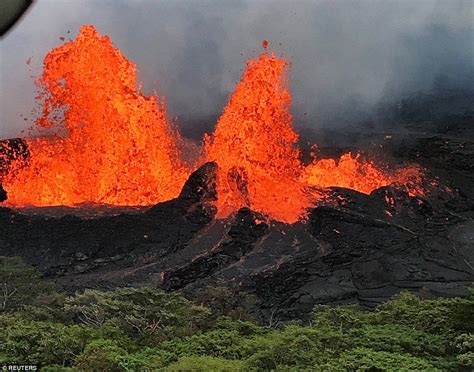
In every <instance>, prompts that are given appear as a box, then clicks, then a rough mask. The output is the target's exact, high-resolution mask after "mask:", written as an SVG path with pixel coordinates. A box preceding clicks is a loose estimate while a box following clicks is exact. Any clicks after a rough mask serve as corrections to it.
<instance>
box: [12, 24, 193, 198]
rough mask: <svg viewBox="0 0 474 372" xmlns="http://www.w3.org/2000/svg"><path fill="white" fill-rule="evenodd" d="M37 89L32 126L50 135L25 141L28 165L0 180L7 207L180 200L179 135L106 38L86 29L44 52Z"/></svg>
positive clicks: (184, 171)
mask: <svg viewBox="0 0 474 372" xmlns="http://www.w3.org/2000/svg"><path fill="white" fill-rule="evenodd" d="M40 83H41V85H42V86H43V87H44V89H45V92H44V93H43V95H42V98H43V100H44V104H43V116H42V117H41V118H40V119H39V120H38V121H37V127H38V128H39V129H41V128H52V129H53V130H54V134H55V135H54V136H51V135H50V134H51V129H50V130H49V132H48V136H47V137H40V138H30V139H27V143H28V148H29V151H30V155H31V156H30V159H29V162H28V164H27V165H26V166H25V165H24V164H17V166H16V169H13V170H12V171H11V172H10V173H9V175H8V176H7V177H6V178H5V179H4V180H3V184H4V187H5V189H7V190H8V193H9V204H10V205H12V206H22V205H28V204H31V205H37V206H44V205H74V204H77V203H84V202H92V203H107V204H117V205H148V204H154V203H158V202H161V201H164V200H168V199H171V198H173V197H176V196H177V195H178V194H179V192H180V189H181V187H182V185H183V183H184V182H185V180H186V178H187V176H188V175H189V169H187V168H186V167H185V165H184V164H183V162H182V161H181V160H180V155H179V149H178V144H179V142H180V137H179V134H178V133H177V132H176V131H175V130H174V129H173V128H172V127H171V125H170V123H169V122H168V120H167V118H166V112H165V108H164V104H163V103H159V102H158V101H157V98H156V97H154V96H152V97H145V96H144V95H142V94H141V93H140V92H138V91H137V90H136V83H137V72H136V66H135V65H134V64H133V63H131V62H130V61H128V60H127V59H126V58H125V57H124V56H123V55H122V53H121V52H120V51H119V50H118V49H117V48H115V47H114V46H113V45H112V43H111V41H110V39H109V37H107V36H101V35H99V34H98V33H97V32H96V30H95V29H94V27H92V26H83V27H82V28H81V31H80V33H79V35H78V36H77V38H76V40H74V41H72V42H68V43H66V44H64V45H63V46H60V47H58V48H55V49H53V50H52V51H50V52H49V53H48V55H47V56H46V58H45V60H44V72H43V75H42V76H41V79H40Z"/></svg>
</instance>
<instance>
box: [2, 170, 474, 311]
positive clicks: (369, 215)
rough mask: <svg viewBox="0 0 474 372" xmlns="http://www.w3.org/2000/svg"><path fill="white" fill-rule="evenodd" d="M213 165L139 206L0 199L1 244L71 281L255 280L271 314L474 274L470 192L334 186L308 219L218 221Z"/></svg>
mask: <svg viewBox="0 0 474 372" xmlns="http://www.w3.org/2000/svg"><path fill="white" fill-rule="evenodd" d="M216 168H217V165H216V164H214V163H207V164H205V165H203V166H202V167H201V168H200V169H198V170H197V171H196V172H195V173H193V174H192V175H191V177H190V178H189V180H188V181H187V183H186V184H185V186H184V187H183V190H182V192H181V194H180V196H179V197H178V198H176V199H174V200H171V201H168V202H165V203H160V204H158V205H156V206H154V207H152V208H150V209H148V210H146V211H142V212H140V213H133V214H132V213H129V214H126V213H122V214H119V215H116V216H106V217H100V218H80V217H77V216H71V215H67V216H63V217H51V216H48V215H44V214H31V211H30V212H29V213H22V212H21V211H12V210H10V209H7V208H0V255H19V256H21V257H23V259H24V260H25V261H27V262H29V263H30V264H32V265H34V266H35V267H37V268H38V269H39V270H40V271H42V272H43V273H44V274H45V276H46V277H49V278H52V279H54V280H55V281H57V282H58V283H60V284H61V285H63V286H64V287H65V288H66V289H69V290H75V289H81V288H85V287H93V288H113V287H118V286H129V285H131V286H141V285H150V286H158V287H162V288H165V289H167V290H183V291H184V292H185V293H187V294H189V295H193V294H196V293H197V291H199V290H201V289H202V288H204V287H207V286H224V287H228V288H231V289H233V290H235V291H246V292H249V293H252V294H254V295H256V296H257V298H258V299H259V302H260V307H259V309H260V313H261V316H262V317H264V318H265V317H267V316H268V317H269V316H272V317H273V316H278V317H279V318H280V319H294V318H301V319H305V318H307V317H308V316H309V314H310V312H311V310H312V308H313V306H314V305H315V304H317V303H333V304H337V303H358V304H360V305H361V306H362V307H365V308H372V307H374V306H376V305H377V304H379V303H380V302H381V301H384V300H385V299H387V298H388V297H389V296H391V295H393V294H395V293H397V292H399V291H400V290H402V289H410V290H415V291H416V290H419V289H421V288H424V289H427V290H429V291H431V292H432V293H433V294H435V295H442V296H451V295H463V294H464V293H465V286H466V285H469V284H471V283H472V282H473V280H474V270H473V266H474V221H473V220H472V219H471V218H470V217H469V213H467V212H466V210H468V209H469V207H466V205H468V204H466V202H464V203H461V204H463V207H462V208H461V207H459V204H460V203H457V204H454V206H453V205H452V204H450V202H451V201H452V199H453V197H450V196H449V195H448V196H446V195H441V194H440V195H438V196H433V197H432V198H430V199H423V198H413V197H409V196H408V195H407V194H406V193H404V192H403V191H400V190H398V189H395V188H392V187H384V188H381V189H379V190H376V191H374V192H373V193H372V194H371V195H365V194H361V193H358V192H355V191H352V190H347V189H342V188H334V189H333V191H332V192H333V193H334V194H335V196H340V197H339V198H335V200H339V202H338V203H329V204H327V205H322V206H319V207H317V208H314V209H313V210H311V211H310V214H309V218H308V220H307V221H305V222H300V223H296V224H293V225H286V224H282V223H278V222H272V221H267V222H265V218H263V216H260V215H258V214H257V213H255V212H253V211H251V210H250V209H247V208H243V209H241V210H240V211H238V213H236V214H235V215H234V216H232V217H229V218H227V219H225V220H218V219H214V215H215V212H216V210H215V207H214V204H213V202H214V201H215V200H216V198H217V197H218V195H217V194H216ZM457 197H458V196H456V198H457ZM454 199H455V198H454ZM387 200H393V201H395V203H393V204H392V203H387ZM463 208H464V209H463Z"/></svg>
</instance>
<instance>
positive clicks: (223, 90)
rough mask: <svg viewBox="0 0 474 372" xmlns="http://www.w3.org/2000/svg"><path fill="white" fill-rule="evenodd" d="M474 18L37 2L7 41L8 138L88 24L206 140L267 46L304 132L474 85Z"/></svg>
mask: <svg viewBox="0 0 474 372" xmlns="http://www.w3.org/2000/svg"><path fill="white" fill-rule="evenodd" d="M472 12H473V3H472V1H469V0H468V1H462V0H460V1H456V0H452V1H447V0H446V1H417V2H413V1H408V0H407V1H396V2H395V1H384V2H373V1H357V2H352V1H342V0H341V1H297V2H287V1H263V0H262V1H251V0H249V1H222V0H214V1H203V0H202V1H176V2H169V1H146V0H143V1H139V0H134V1H132V0H130V1H125V0H113V1H112V0H110V1H107V0H90V1H75V2H72V1H67V0H61V1H60V0H42V1H38V2H36V3H35V4H34V5H33V6H32V7H31V9H30V11H29V12H28V14H26V15H25V16H24V17H23V19H22V20H21V21H20V22H19V24H18V25H17V26H16V27H15V29H13V30H12V31H11V32H10V33H9V34H8V35H7V36H6V37H5V38H4V39H3V40H2V41H1V43H0V52H1V66H0V69H1V70H0V71H1V76H0V84H1V112H0V137H2V138H5V137H12V136H17V135H18V134H19V132H20V130H22V129H25V128H27V127H28V126H30V125H31V124H32V117H33V116H34V114H32V113H31V111H32V109H33V108H34V107H35V104H34V91H35V88H34V84H33V79H32V78H31V77H30V76H31V75H39V74H40V72H41V65H42V59H43V58H44V56H45V55H46V53H47V52H48V51H49V50H50V49H51V48H52V47H54V46H56V45H59V44H61V43H62V42H61V41H60V40H59V37H61V36H63V37H66V38H67V37H69V36H70V37H75V35H76V34H77V32H78V30H79V28H80V26H81V25H82V24H93V25H95V26H96V28H97V29H98V31H99V32H101V33H103V34H108V35H110V36H111V38H112V40H113V41H114V43H115V45H116V46H118V47H119V48H120V49H121V50H122V52H123V53H124V54H125V55H126V56H127V57H128V58H129V59H131V60H133V61H134V62H135V63H136V64H137V66H138V69H139V72H140V80H142V81H143V90H144V92H145V93H152V91H153V89H156V90H157V92H158V94H159V95H162V96H165V97H166V100H167V103H168V111H169V114H170V116H172V117H174V116H177V117H178V124H179V125H180V126H181V127H183V128H184V129H185V131H186V130H187V131H188V132H190V133H191V132H193V131H194V133H199V134H200V133H202V131H204V130H210V129H212V127H213V125H214V124H215V119H216V118H217V117H218V116H219V114H220V113H221V112H222V110H223V107H224V105H225V103H226V101H227V99H228V97H229V95H230V94H231V92H232V90H233V88H234V86H235V84H236V83H237V82H238V80H239V78H240V75H241V73H242V70H243V68H244V66H245V62H246V60H247V58H248V57H251V56H255V55H257V54H258V52H259V51H260V50H261V48H260V45H261V42H262V40H263V39H266V40H268V41H269V42H270V45H271V47H272V49H273V50H274V51H275V52H276V53H277V54H280V53H282V54H283V55H284V56H285V57H286V58H288V59H289V60H290V61H291V63H292V69H291V81H292V86H291V89H292V92H293V112H294V115H295V123H296V125H297V126H298V125H301V126H303V125H304V126H310V127H318V128H319V127H324V126H327V127H329V126H331V127H333V126H338V125H340V126H342V125H344V124H347V123H348V122H354V121H356V120H358V119H360V118H364V117H366V116H367V115H369V114H370V112H372V110H373V109H374V107H375V106H376V105H377V104H379V103H380V102H381V101H396V100H397V99H400V98H401V97H404V96H406V95H408V94H411V93H413V92H417V91H430V90H432V89H433V87H434V86H435V85H436V84H438V85H439V82H440V81H441V82H442V84H443V86H446V87H449V88H450V89H451V88H452V89H472V88H473V87H474V84H473V82H474V71H473V69H474V67H473V66H474V63H473V62H474V47H473V45H474V44H473V43H474V41H473V35H474V26H473V21H472ZM68 31H70V34H68V33H67V32H68ZM30 57H32V59H31V64H30V65H27V64H26V61H27V60H28V58H30ZM30 70H31V71H30ZM305 113H306V115H305ZM20 115H23V117H21V116H20ZM24 118H26V119H27V121H25V120H24Z"/></svg>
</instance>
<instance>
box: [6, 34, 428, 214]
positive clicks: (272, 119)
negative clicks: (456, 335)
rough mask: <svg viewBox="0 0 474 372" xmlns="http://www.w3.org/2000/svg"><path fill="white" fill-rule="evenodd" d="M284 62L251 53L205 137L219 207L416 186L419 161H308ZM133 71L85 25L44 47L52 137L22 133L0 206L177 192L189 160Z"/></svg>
mask: <svg viewBox="0 0 474 372" xmlns="http://www.w3.org/2000/svg"><path fill="white" fill-rule="evenodd" d="M263 46H264V48H265V49H267V47H268V43H267V42H264V43H263ZM287 69H288V65H287V62H286V61H285V60H283V59H281V58H278V57H276V56H274V55H273V54H271V53H270V52H268V51H266V52H265V53H263V54H261V55H260V56H259V57H258V59H255V60H250V61H249V62H248V64H247V68H246V70H245V72H244V74H243V76H242V79H241V81H240V83H239V84H238V85H237V87H236V89H235V92H234V93H233V94H232V96H231V98H230V100H229V102H228V104H227V107H226V108H225V110H224V112H223V114H222V116H221V117H220V118H219V121H218V123H217V125H216V128H215V131H214V133H213V134H212V135H211V136H206V137H205V141H204V147H205V149H204V150H205V155H204V157H203V159H202V161H203V162H204V161H214V160H215V161H217V163H218V165H219V168H218V185H217V188H218V201H217V206H218V217H225V216H228V215H229V214H231V213H233V212H235V211H237V210H238V209H239V208H241V207H244V206H247V207H249V208H251V209H253V210H255V211H257V212H261V213H263V214H264V215H266V216H268V217H269V218H272V219H275V220H279V221H283V222H287V223H293V222H296V221H297V220H298V219H300V218H301V217H302V216H304V215H305V212H306V210H307V208H309V207H311V206H313V205H315V204H316V203H317V202H318V200H319V198H321V197H322V196H321V195H322V194H321V192H323V191H321V190H323V189H324V188H327V187H330V186H340V187H347V188H352V189H355V190H358V191H360V192H364V193H370V192H371V191H372V190H374V189H377V188H379V187H381V186H385V185H389V184H393V183H397V184H399V185H400V186H401V187H404V188H405V189H407V190H408V191H409V193H410V194H411V195H416V194H420V193H423V189H422V188H421V186H420V185H421V173H420V170H419V168H417V167H407V168H400V169H398V170H395V171H393V172H388V171H383V170H381V169H380V168H378V167H376V166H375V165H374V164H373V163H372V162H370V161H367V160H362V159H361V157H360V156H358V155H356V156H353V155H352V154H350V153H348V154H345V155H343V156H341V157H340V159H338V160H333V159H314V160H313V162H312V163H311V164H309V165H307V166H304V165H303V164H302V163H301V156H300V150H299V149H298V147H297V145H296V143H297V141H298V135H297V133H296V132H295V131H294V129H293V127H292V115H291V112H290V104H291V95H290V92H289V90H288V79H287ZM136 80H137V76H136V67H135V65H134V64H133V63H131V62H130V61H128V60H127V59H126V58H125V57H124V56H123V55H122V54H121V53H120V51H119V50H118V49H117V48H115V47H114V46H113V45H112V43H111V41H110V39H109V38H108V37H107V36H101V35H99V34H98V33H97V32H96V30H95V29H94V28H93V27H92V26H83V27H82V28H81V31H80V33H79V35H78V36H77V38H76V39H75V40H74V41H72V42H68V43H66V44H64V45H63V46H60V47H58V48H55V49H53V50H52V51H51V52H50V53H48V55H47V56H46V58H45V61H44V72H43V75H42V77H41V80H40V85H41V86H42V87H43V88H44V93H43V94H42V97H40V98H42V100H43V116H42V117H41V118H40V119H39V120H38V122H37V128H38V129H43V130H46V131H47V134H48V136H44V137H37V138H30V139H26V141H27V144H28V150H29V157H28V160H27V161H26V162H25V161H24V160H21V159H20V160H18V161H16V162H14V163H13V166H11V167H10V169H9V170H8V174H7V175H6V176H5V178H4V179H3V180H2V182H3V186H4V188H5V189H6V190H7V192H8V196H9V199H8V204H7V205H10V206H16V207H21V206H25V205H36V206H46V205H76V204H79V203H99V204H102V203H106V204H112V205H151V204H156V203H159V202H162V201H165V200H169V199H171V198H173V197H176V196H177V195H178V194H179V192H180V190H181V187H182V185H183V184H184V182H185V180H186V179H187V177H188V176H189V174H190V171H191V169H189V168H188V167H187V166H186V165H185V163H184V161H183V160H182V156H181V153H180V151H179V149H180V146H181V144H182V139H181V137H180V135H179V133H178V132H177V130H175V129H174V128H173V127H172V126H171V124H170V123H169V121H168V120H167V118H166V112H165V108H164V104H163V103H162V102H161V103H160V102H159V101H158V100H157V98H156V97H155V96H151V97H145V96H144V95H142V94H141V93H140V92H139V91H137V89H136ZM45 128H46V129H45ZM51 132H53V133H54V134H55V135H54V136H52V135H51Z"/></svg>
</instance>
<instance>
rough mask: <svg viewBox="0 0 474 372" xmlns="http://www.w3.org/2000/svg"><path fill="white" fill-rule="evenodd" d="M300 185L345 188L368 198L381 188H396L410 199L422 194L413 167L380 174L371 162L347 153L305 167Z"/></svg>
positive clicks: (418, 175)
mask: <svg viewBox="0 0 474 372" xmlns="http://www.w3.org/2000/svg"><path fill="white" fill-rule="evenodd" d="M301 181H302V182H307V183H308V184H310V185H313V186H318V187H322V188H327V187H331V186H338V187H345V188H348V189H353V190H357V191H359V192H362V193H365V194H370V193H371V192H372V191H373V190H375V189H378V188H380V187H382V186H387V185H391V184H398V185H399V186H401V187H403V188H404V189H405V190H406V191H407V192H408V194H410V195H411V196H414V195H420V194H423V189H422V188H421V186H420V185H421V181H422V180H421V169H420V168H419V167H418V166H416V165H410V166H407V167H401V168H398V169H397V170H394V171H393V172H388V171H385V172H384V171H382V169H380V168H378V167H377V166H376V165H375V164H374V163H373V162H371V161H369V160H362V159H361V156H360V154H355V155H353V154H351V153H350V152H349V153H347V154H344V155H341V157H340V158H339V159H338V160H337V161H336V160H334V159H319V160H318V159H316V158H315V159H314V160H313V162H312V163H311V164H309V165H307V166H306V168H305V171H304V172H303V174H302V176H301Z"/></svg>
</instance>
